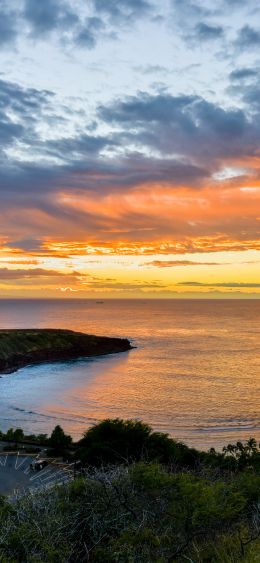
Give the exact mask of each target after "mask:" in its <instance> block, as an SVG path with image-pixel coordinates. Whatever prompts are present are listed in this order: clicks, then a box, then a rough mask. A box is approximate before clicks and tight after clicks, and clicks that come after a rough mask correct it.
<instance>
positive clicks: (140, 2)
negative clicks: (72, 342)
mask: <svg viewBox="0 0 260 563" xmlns="http://www.w3.org/2000/svg"><path fill="white" fill-rule="evenodd" d="M93 3H94V6H95V9H96V12H97V13H101V14H106V15H108V16H109V17H110V18H111V19H112V20H113V21H117V22H122V21H124V22H126V21H127V22H129V20H130V21H133V20H136V19H139V18H140V17H142V16H144V15H146V14H149V13H150V12H151V11H152V4H151V3H150V2H148V1H147V0H93Z"/></svg>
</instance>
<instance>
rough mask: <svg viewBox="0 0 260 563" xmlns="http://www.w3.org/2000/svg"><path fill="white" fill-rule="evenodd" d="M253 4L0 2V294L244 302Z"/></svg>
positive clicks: (254, 211) (254, 110) (251, 280)
mask: <svg viewBox="0 0 260 563" xmlns="http://www.w3.org/2000/svg"><path fill="white" fill-rule="evenodd" d="M259 16H260V4H259V2H258V1H257V0H247V2H244V0H216V1H215V2H212V1H210V0H194V1H193V0H160V2H155V1H153V0H12V1H11V2H10V0H0V164H1V166H0V212H1V221H0V298H12V297H13V298H19V297H23V298H26V297H28V298H38V297H43V298H94V299H95V298H106V297H107V298H137V297H145V298H186V297H191V298H196V297H199V298H223V297H225V298H226V297H227V298H257V297H258V298H259V296H260V253H259V251H260V82H259V77H260V17H259Z"/></svg>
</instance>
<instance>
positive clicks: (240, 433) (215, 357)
mask: <svg viewBox="0 0 260 563" xmlns="http://www.w3.org/2000/svg"><path fill="white" fill-rule="evenodd" d="M32 327H35V328H38V327H40V328H41V327H42V328H43V327H48V328H68V329H73V330H78V331H82V332H86V333H89V334H97V335H106V336H119V337H123V338H125V337H126V338H129V339H130V340H131V343H132V345H133V346H135V348H134V349H133V350H131V351H129V352H125V353H121V354H112V355H109V356H104V357H99V358H90V359H84V360H83V359H81V360H79V361H69V362H62V363H53V364H41V365H38V366H31V367H27V368H23V369H20V370H19V371H18V372H16V373H14V374H10V375H5V376H2V378H1V379H0V429H1V430H3V431H6V430H7V429H8V428H10V427H22V428H23V429H24V430H26V431H27V432H28V433H42V432H48V433H49V432H50V431H51V430H52V429H53V428H54V426H55V425H56V424H60V425H61V426H62V427H63V428H64V429H65V431H66V432H69V433H70V434H71V435H72V436H73V437H74V438H79V437H80V436H81V435H82V433H83V432H84V431H85V430H86V429H87V428H88V427H89V426H90V425H92V424H93V423H96V422H97V421H99V420H102V419H103V418H107V417H109V418H115V417H122V418H135V419H141V420H144V421H145V422H148V423H149V424H151V426H152V427H153V428H154V429H155V430H159V431H162V432H168V433H169V434H170V435H171V436H173V437H175V438H177V439H178V440H182V441H184V442H186V443H187V444H188V445H194V446H196V447H199V448H203V449H208V448H209V447H211V446H214V447H216V448H221V447H222V446H223V445H224V444H226V443H228V442H235V441H237V440H244V439H247V438H249V437H250V436H253V437H255V438H257V439H260V416H259V412H260V408H259V407H260V355H259V336H260V300H220V299H219V300H149V299H147V300H145V299H142V300H141V299H140V300H104V301H103V302H96V301H95V300H75V299H74V300H59V301H58V300H57V301H55V300H31V301H30V300H5V301H4V300H2V301H0V328H32Z"/></svg>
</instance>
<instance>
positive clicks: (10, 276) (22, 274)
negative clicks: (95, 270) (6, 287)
mask: <svg viewBox="0 0 260 563" xmlns="http://www.w3.org/2000/svg"><path fill="white" fill-rule="evenodd" d="M78 276H79V274H78V273H77V272H72V273H70V274H65V273H63V272H58V271H57V270H45V269H44V268H31V269H28V268H26V269H22V268H21V269H13V270H10V269H9V268H0V282H4V281H10V280H21V279H33V278H49V277H51V278H52V277H55V278H59V277H66V278H70V280H72V279H77V277H78Z"/></svg>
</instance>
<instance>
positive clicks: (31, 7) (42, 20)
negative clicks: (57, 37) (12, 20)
mask: <svg viewBox="0 0 260 563" xmlns="http://www.w3.org/2000/svg"><path fill="white" fill-rule="evenodd" d="M23 17H24V18H25V20H26V21H27V22H28V23H29V25H30V31H31V33H32V34H33V36H34V37H36V38H39V36H42V35H46V34H48V33H50V32H51V31H53V30H55V29H62V30H64V29H67V28H69V26H71V24H72V25H75V23H77V22H78V17H77V16H76V14H75V13H73V12H72V10H71V9H70V8H69V5H68V3H67V2H65V1H63V0H44V2H39V1H38V0H25V3H24V12H23Z"/></svg>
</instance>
